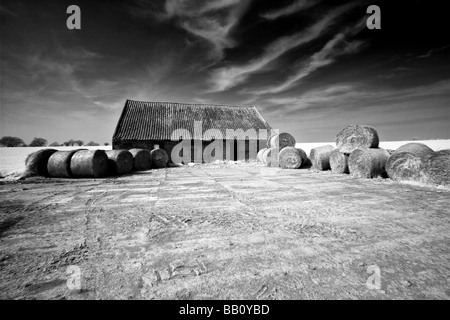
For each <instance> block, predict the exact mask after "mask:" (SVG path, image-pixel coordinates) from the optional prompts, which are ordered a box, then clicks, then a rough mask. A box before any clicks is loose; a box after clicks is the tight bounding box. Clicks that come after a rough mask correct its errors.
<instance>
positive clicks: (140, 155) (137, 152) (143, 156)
mask: <svg viewBox="0 0 450 320" xmlns="http://www.w3.org/2000/svg"><path fill="white" fill-rule="evenodd" d="M128 151H129V152H130V153H131V155H132V156H133V158H134V161H133V169H134V170H136V171H145V170H149V169H150V168H151V167H152V155H151V154H150V150H147V149H131V150H128Z"/></svg>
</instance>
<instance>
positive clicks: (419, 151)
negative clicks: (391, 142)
mask: <svg viewBox="0 0 450 320" xmlns="http://www.w3.org/2000/svg"><path fill="white" fill-rule="evenodd" d="M401 152H408V153H411V154H412V155H415V156H417V157H424V156H427V155H429V154H431V153H433V149H431V148H430V147H428V146H427V145H425V144H423V143H419V142H411V143H407V144H404V145H402V146H401V147H399V148H398V149H396V150H395V151H394V152H393V153H392V155H394V154H397V153H401Z"/></svg>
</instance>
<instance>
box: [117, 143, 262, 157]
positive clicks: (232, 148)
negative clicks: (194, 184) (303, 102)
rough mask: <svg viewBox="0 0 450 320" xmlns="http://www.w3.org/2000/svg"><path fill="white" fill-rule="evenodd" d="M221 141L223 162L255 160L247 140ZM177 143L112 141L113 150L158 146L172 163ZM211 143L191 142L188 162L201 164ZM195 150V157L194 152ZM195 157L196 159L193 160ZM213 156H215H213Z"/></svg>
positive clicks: (258, 144)
mask: <svg viewBox="0 0 450 320" xmlns="http://www.w3.org/2000/svg"><path fill="white" fill-rule="evenodd" d="M228 142H229V143H228V144H227V140H223V158H224V159H223V160H254V159H256V154H255V155H253V157H250V149H249V144H250V143H249V140H245V144H241V142H239V141H236V140H228ZM178 143H179V142H178V141H170V140H169V141H152V140H149V141H141V140H123V141H114V142H113V149H114V150H117V149H126V150H129V149H133V148H140V149H148V150H153V149H154V147H155V145H159V147H160V148H161V149H164V150H165V151H166V152H167V154H168V155H169V159H170V160H169V161H172V159H171V154H172V150H173V148H174V147H175V146H176V145H178ZM210 143H211V141H201V140H193V141H191V158H190V162H195V163H202V162H204V160H205V159H203V152H204V150H205V148H206V147H207V146H208V145H209V144H210ZM256 143H257V150H256V153H257V152H258V151H259V150H260V149H262V148H265V147H266V140H258V141H257V142H256ZM242 148H245V151H244V156H240V157H239V154H240V153H239V151H240V150H241V149H242ZM196 150H197V155H196V153H195V151H196ZM180 156H182V154H180ZM195 156H197V158H195ZM213 156H215V154H213Z"/></svg>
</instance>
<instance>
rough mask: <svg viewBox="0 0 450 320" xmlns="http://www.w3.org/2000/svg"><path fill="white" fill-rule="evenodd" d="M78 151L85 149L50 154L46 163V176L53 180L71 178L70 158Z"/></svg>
mask: <svg viewBox="0 0 450 320" xmlns="http://www.w3.org/2000/svg"><path fill="white" fill-rule="evenodd" d="M80 150H85V149H76V150H70V151H58V152H55V153H54V154H52V155H51V156H50V158H49V159H48V163H47V171H48V174H49V175H50V176H51V177H55V178H71V177H72V172H71V171H70V161H71V160H72V156H73V155H74V154H75V153H76V152H78V151H80Z"/></svg>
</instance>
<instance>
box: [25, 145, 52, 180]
mask: <svg viewBox="0 0 450 320" xmlns="http://www.w3.org/2000/svg"><path fill="white" fill-rule="evenodd" d="M57 151H58V150H55V149H41V150H38V151H36V152H33V153H30V154H29V155H28V156H27V158H26V159H25V171H24V172H23V173H22V174H21V176H20V179H25V178H27V177H32V176H44V177H48V170H47V163H48V159H49V158H50V157H51V156H52V154H54V153H55V152H57Z"/></svg>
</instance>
